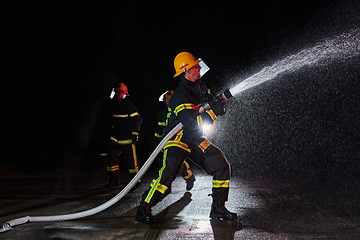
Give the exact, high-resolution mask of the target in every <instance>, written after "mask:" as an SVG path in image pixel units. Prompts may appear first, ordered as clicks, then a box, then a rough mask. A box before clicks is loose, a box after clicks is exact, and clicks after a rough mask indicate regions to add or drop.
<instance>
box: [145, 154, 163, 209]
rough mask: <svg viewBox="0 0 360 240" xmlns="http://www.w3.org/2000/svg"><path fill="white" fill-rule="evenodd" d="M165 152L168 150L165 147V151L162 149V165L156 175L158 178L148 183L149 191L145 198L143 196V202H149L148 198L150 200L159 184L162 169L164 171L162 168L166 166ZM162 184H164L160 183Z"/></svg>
mask: <svg viewBox="0 0 360 240" xmlns="http://www.w3.org/2000/svg"><path fill="white" fill-rule="evenodd" d="M167 152H168V150H167V149H166V150H165V151H164V154H163V166H162V167H161V169H160V170H159V177H158V179H156V180H155V179H153V181H152V183H151V184H150V187H151V188H150V191H149V193H148V195H147V196H146V198H145V200H144V201H145V202H147V203H150V200H151V198H152V197H153V196H154V193H155V190H157V187H158V186H159V185H160V179H161V177H162V173H163V171H164V169H165V167H166V157H167ZM162 186H164V185H162Z"/></svg>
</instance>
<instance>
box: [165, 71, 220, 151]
mask: <svg viewBox="0 0 360 240" xmlns="http://www.w3.org/2000/svg"><path fill="white" fill-rule="evenodd" d="M180 78H181V81H180V83H179V85H178V87H177V89H176V91H175V92H174V94H173V96H172V97H171V99H170V101H169V111H170V113H169V115H170V118H169V119H167V121H168V123H167V126H166V127H165V129H164V136H166V134H168V133H169V132H170V131H171V130H172V129H173V128H174V127H175V126H176V125H177V124H178V123H179V122H181V123H182V124H183V129H182V130H181V131H180V132H179V133H178V134H177V135H176V136H175V137H174V138H173V139H172V140H170V141H169V142H168V143H167V144H166V145H165V148H166V147H169V146H177V147H180V148H182V149H184V150H186V151H188V152H190V147H191V146H194V145H195V146H196V147H199V148H200V149H201V150H202V151H203V152H205V151H206V149H207V147H208V146H210V145H211V143H210V142H209V141H208V140H207V139H206V138H205V137H203V130H202V126H203V125H204V124H206V125H208V124H212V123H213V122H214V121H215V119H216V118H217V116H216V114H215V113H214V111H213V110H212V109H209V110H207V111H206V112H202V113H200V112H199V110H200V107H201V99H200V96H202V95H205V94H209V93H210V90H209V89H208V88H207V87H206V85H205V83H204V82H203V81H201V80H200V79H199V80H197V81H196V82H191V81H188V80H186V79H185V78H184V77H183V76H181V77H180Z"/></svg>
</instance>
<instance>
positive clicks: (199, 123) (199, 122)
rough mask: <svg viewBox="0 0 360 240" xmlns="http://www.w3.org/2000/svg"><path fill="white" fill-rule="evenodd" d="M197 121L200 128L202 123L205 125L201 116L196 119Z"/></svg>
mask: <svg viewBox="0 0 360 240" xmlns="http://www.w3.org/2000/svg"><path fill="white" fill-rule="evenodd" d="M196 121H197V125H198V127H201V126H202V123H203V119H202V117H201V116H200V115H199V116H197V117H196Z"/></svg>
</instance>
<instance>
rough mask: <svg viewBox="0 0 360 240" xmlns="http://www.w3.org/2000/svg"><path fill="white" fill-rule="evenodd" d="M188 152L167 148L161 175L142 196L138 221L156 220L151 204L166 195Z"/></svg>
mask: <svg viewBox="0 0 360 240" xmlns="http://www.w3.org/2000/svg"><path fill="white" fill-rule="evenodd" d="M187 154H188V152H187V151H185V150H183V149H181V148H178V147H169V148H166V149H165V151H164V155H163V166H162V168H161V169H160V170H159V177H158V178H157V179H154V180H153V181H152V183H151V184H150V187H149V189H148V190H146V191H145V192H144V194H143V196H142V200H141V203H140V206H139V208H138V210H137V213H136V216H135V220H136V221H138V222H146V223H150V222H153V221H154V217H153V216H152V214H151V206H154V205H155V204H156V203H158V202H159V201H160V199H162V197H164V196H165V194H166V193H167V191H169V189H170V187H171V183H172V182H173V181H174V179H175V178H176V175H177V174H178V173H179V171H180V168H181V165H182V162H183V161H184V159H185V158H186V157H187Z"/></svg>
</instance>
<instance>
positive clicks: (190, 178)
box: [151, 90, 195, 192]
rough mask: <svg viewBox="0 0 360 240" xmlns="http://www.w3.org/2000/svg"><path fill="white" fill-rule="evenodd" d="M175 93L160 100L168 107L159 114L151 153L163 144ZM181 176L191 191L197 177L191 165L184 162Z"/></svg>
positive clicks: (170, 92)
mask: <svg viewBox="0 0 360 240" xmlns="http://www.w3.org/2000/svg"><path fill="white" fill-rule="evenodd" d="M173 93H174V91H173V90H169V91H166V92H164V93H163V94H162V95H161V96H160V98H159V101H162V102H164V103H165V104H166V106H165V109H163V110H162V111H161V112H160V113H159V117H158V124H157V126H156V128H155V134H154V137H153V140H152V142H151V152H152V151H153V150H154V149H155V148H156V147H157V145H159V143H160V142H161V140H162V138H163V136H164V128H165V127H166V125H167V115H168V112H169V111H168V106H169V101H170V99H171V96H172V95H173ZM163 153H164V151H163V150H162V151H161V152H160V154H159V155H158V157H157V158H158V159H159V160H158V162H159V170H160V169H161V167H162V165H163V160H162V158H163ZM180 175H181V176H182V177H183V179H184V180H185V182H186V190H187V191H190V190H191V189H192V188H193V186H194V182H195V176H194V174H193V172H192V171H191V168H190V165H189V163H188V162H186V161H184V163H183V165H182V167H181V170H180ZM168 192H171V189H168Z"/></svg>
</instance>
